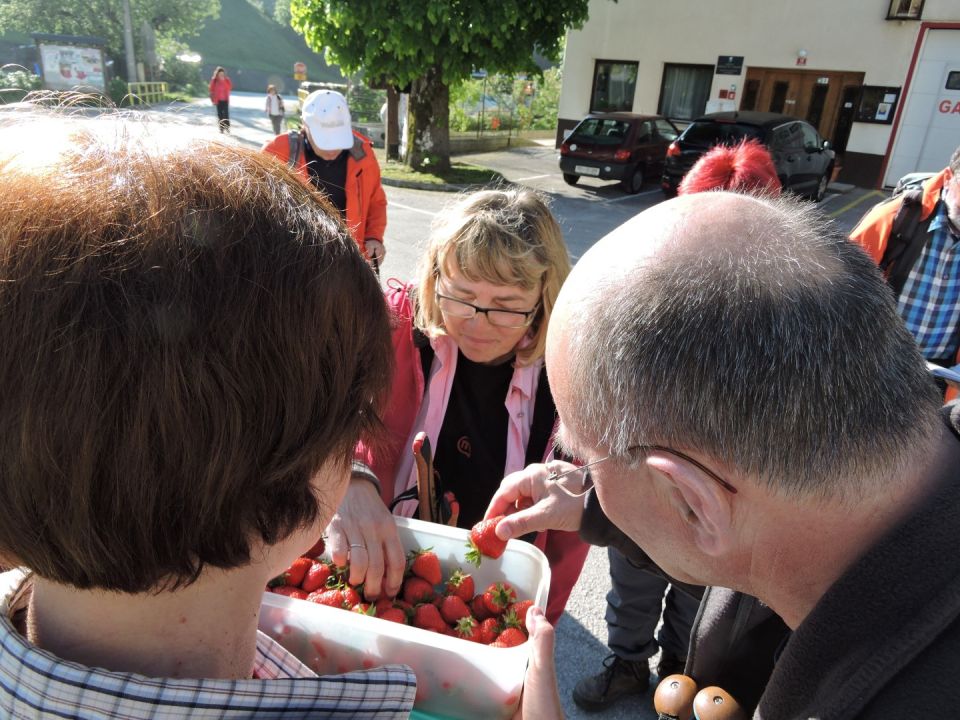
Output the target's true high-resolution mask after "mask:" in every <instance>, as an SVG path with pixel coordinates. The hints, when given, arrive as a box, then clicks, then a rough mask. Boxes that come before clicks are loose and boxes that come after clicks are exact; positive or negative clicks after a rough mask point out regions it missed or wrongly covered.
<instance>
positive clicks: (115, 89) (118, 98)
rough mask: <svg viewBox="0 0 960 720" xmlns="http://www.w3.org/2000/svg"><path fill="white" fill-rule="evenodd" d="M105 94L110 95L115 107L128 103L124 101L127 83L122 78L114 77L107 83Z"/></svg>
mask: <svg viewBox="0 0 960 720" xmlns="http://www.w3.org/2000/svg"><path fill="white" fill-rule="evenodd" d="M107 95H109V96H110V99H111V100H113V104H114V105H116V106H117V107H120V106H121V105H129V104H130V103H129V102H127V101H126V97H127V83H126V81H125V80H124V79H123V78H118V77H115V78H113V79H112V80H111V81H110V82H109V83H107Z"/></svg>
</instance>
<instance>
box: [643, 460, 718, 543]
mask: <svg viewBox="0 0 960 720" xmlns="http://www.w3.org/2000/svg"><path fill="white" fill-rule="evenodd" d="M646 463H647V467H649V468H650V469H651V470H652V471H653V473H654V474H655V475H660V476H661V477H662V478H663V479H665V480H666V482H668V483H669V484H670V485H672V486H673V488H675V489H676V491H677V493H678V495H679V498H678V501H679V502H680V503H681V507H678V511H679V512H681V513H684V515H685V519H686V521H687V523H688V524H689V525H690V530H691V532H692V534H693V537H694V541H695V542H696V543H697V547H698V548H699V549H700V551H701V552H703V553H704V554H706V555H709V556H711V557H717V556H720V555H723V554H724V553H726V552H727V551H729V549H730V548H731V547H732V545H733V539H734V536H733V507H732V505H731V503H732V499H733V495H731V494H730V493H729V492H727V491H726V490H724V489H723V488H722V487H721V486H720V485H719V484H718V483H717V482H716V481H715V480H714V479H713V478H711V477H709V476H707V475H705V474H703V473H702V472H701V471H700V470H699V469H698V468H696V467H695V466H693V465H691V464H690V463H688V462H684V461H683V460H681V459H680V458H676V457H674V456H672V455H667V454H665V453H657V452H654V453H652V454H651V455H650V456H649V457H648V458H647V460H646Z"/></svg>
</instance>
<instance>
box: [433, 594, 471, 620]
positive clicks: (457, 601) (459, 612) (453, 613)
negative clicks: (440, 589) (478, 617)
mask: <svg viewBox="0 0 960 720" xmlns="http://www.w3.org/2000/svg"><path fill="white" fill-rule="evenodd" d="M440 615H441V616H442V617H443V619H444V620H446V621H447V622H448V623H450V624H451V625H455V624H456V623H457V621H458V620H460V619H461V618H464V617H469V616H470V608H469V607H467V604H466V603H465V602H464V601H463V598H461V597H457V596H456V595H447V596H446V597H444V598H443V604H442V605H440Z"/></svg>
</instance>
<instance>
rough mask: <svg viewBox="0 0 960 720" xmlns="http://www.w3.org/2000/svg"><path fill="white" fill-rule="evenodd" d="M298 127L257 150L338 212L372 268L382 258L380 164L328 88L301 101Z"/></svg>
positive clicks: (384, 203)
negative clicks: (291, 172)
mask: <svg viewBox="0 0 960 720" xmlns="http://www.w3.org/2000/svg"><path fill="white" fill-rule="evenodd" d="M301 115H302V118H303V127H302V129H301V130H300V131H299V132H298V131H296V130H291V131H290V132H288V133H282V134H280V135H277V136H276V137H275V138H274V139H273V140H271V141H269V142H267V143H266V144H265V145H264V146H263V151H264V152H267V153H270V154H271V155H274V156H276V157H277V158H279V159H280V160H282V161H283V162H285V163H287V164H288V165H289V166H290V167H291V168H294V169H295V170H296V171H297V173H298V174H299V175H300V177H301V179H302V180H303V181H304V182H305V183H313V185H314V186H316V187H317V188H319V189H320V190H322V191H323V192H324V193H325V194H326V196H327V199H329V200H330V202H331V203H332V204H333V205H334V207H336V208H337V210H339V211H340V215H341V217H342V218H343V219H344V222H345V223H346V225H347V227H348V228H349V230H350V232H351V234H352V235H353V237H354V239H355V240H356V241H357V244H358V245H359V246H360V249H361V250H362V251H363V254H364V255H365V256H366V258H367V259H368V260H370V261H371V262H372V263H373V264H374V267H378V266H379V264H380V263H381V262H383V258H384V255H385V249H384V247H383V233H384V230H386V227H387V196H386V194H384V192H383V186H382V185H381V184H380V165H379V164H378V163H377V158H376V156H375V155H374V154H373V144H372V143H371V142H370V140H369V138H366V137H364V136H363V135H361V134H360V133H357V132H354V131H353V130H352V128H351V124H350V109H349V108H348V107H347V101H346V98H344V97H343V95H341V94H340V93H338V92H335V91H333V90H317V91H315V92H312V93H310V95H308V96H307V97H306V99H304V101H303V105H302V109H301Z"/></svg>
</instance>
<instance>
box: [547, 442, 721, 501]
mask: <svg viewBox="0 0 960 720" xmlns="http://www.w3.org/2000/svg"><path fill="white" fill-rule="evenodd" d="M627 452H628V453H629V452H643V453H646V454H649V453H652V452H665V453H670V454H671V455H676V456H677V457H678V458H680V459H681V460H686V461H687V462H688V463H690V464H691V465H693V466H694V467H695V468H697V469H698V470H700V471H701V472H702V473H703V474H705V475H707V476H708V477H709V478H710V479H711V480H715V481H716V482H717V483H719V485H720V487H722V488H723V489H724V490H726V491H727V492H730V493H732V494H734V495H736V494H737V489H736V488H735V487H734V486H733V485H731V484H730V483H728V482H727V481H726V480H724V479H723V478H722V477H720V476H719V475H717V473H715V472H714V471H713V470H711V469H710V468H708V467H707V466H706V465H704V464H703V463H702V462H700V461H699V460H694V459H693V458H692V457H690V456H689V455H687V454H686V453H684V452H680V451H679V450H674V449H673V448H668V447H666V446H665V445H633V446H631V447H628V448H627ZM611 457H613V456H612V455H607V456H605V457H602V458H600V459H599V460H593V461H592V462H588V463H587V464H585V465H581V466H580V467H576V468H571V469H570V470H565V471H564V472H560V473H558V472H552V473H550V476H549V477H548V478H547V480H549V481H552V482H554V483H556V485H557V487H558V488H560V489H561V490H563V492H565V493H566V494H567V495H569V496H570V497H583V496H584V495H586V494H587V493H588V492H589V491H590V489H591V488H592V487H593V480H592V478H591V477H590V471H589V470H587V468H590V467H594V466H596V465H599V464H600V463H602V462H606V461H607V460H609V459H610V458H611ZM576 472H583V485H582V487H581V489H580V491H579V492H573V491H571V490H569V489H568V488H566V487H565V486H564V485H561V484H560V483H558V482H557V480H559V479H560V478H562V477H566V476H567V475H572V474H573V473H576Z"/></svg>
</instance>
